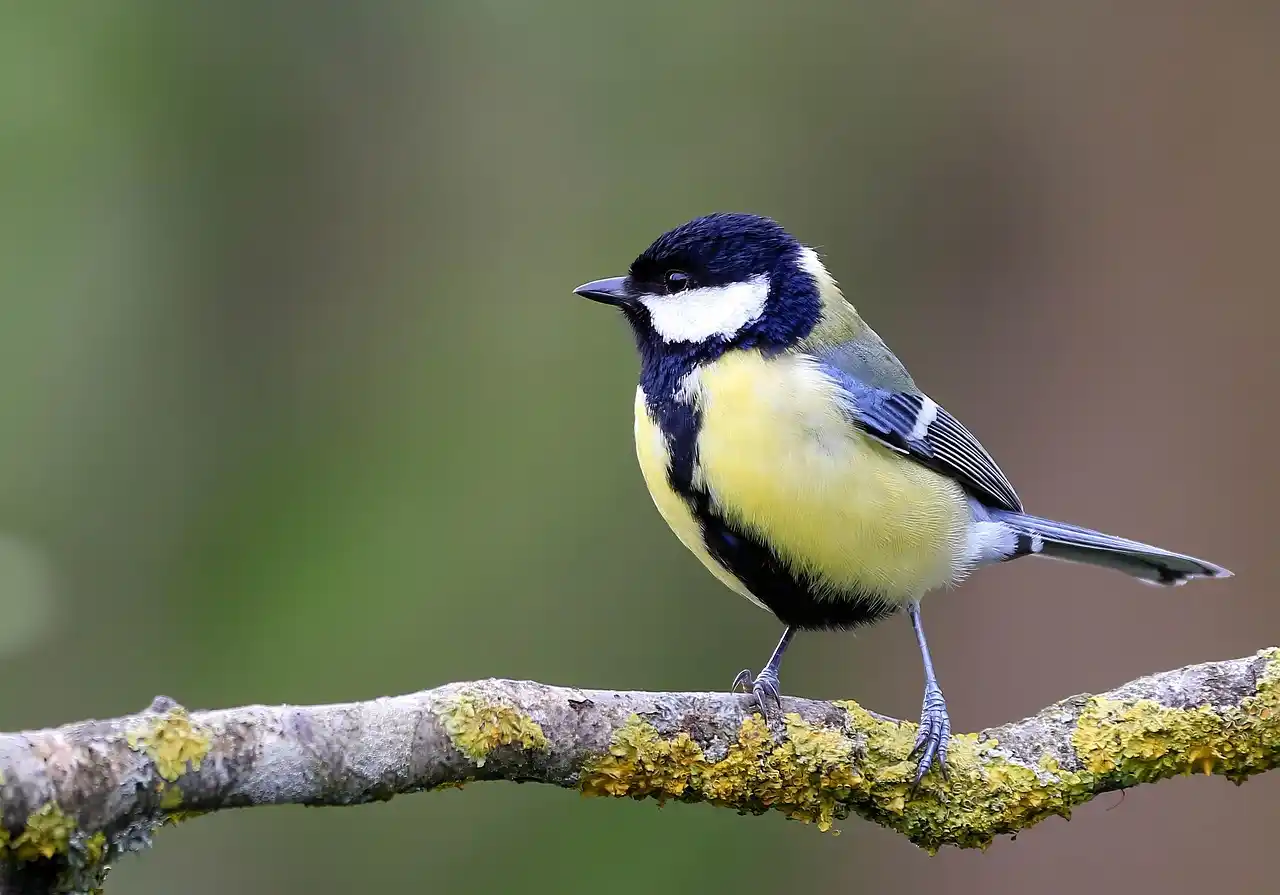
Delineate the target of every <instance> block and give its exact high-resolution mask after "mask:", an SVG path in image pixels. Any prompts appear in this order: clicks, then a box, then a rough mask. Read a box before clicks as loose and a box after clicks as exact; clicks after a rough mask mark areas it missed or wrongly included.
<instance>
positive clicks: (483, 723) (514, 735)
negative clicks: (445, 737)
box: [442, 693, 547, 767]
mask: <svg viewBox="0 0 1280 895" xmlns="http://www.w3.org/2000/svg"><path fill="white" fill-rule="evenodd" d="M442 720H443V722H444V728H445V731H446V732H447V733H448V734H449V739H450V740H451V741H452V742H453V745H454V746H455V747H457V749H458V750H459V751H460V752H462V753H463V754H464V755H466V756H467V757H468V758H470V759H471V760H473V761H474V762H475V763H476V766H477V767H483V766H484V763H485V761H486V759H487V758H488V757H489V754H490V753H491V752H493V750H494V749H497V748H498V747H499V746H520V747H521V748H523V749H546V748H547V737H546V735H545V734H544V733H543V732H542V727H541V726H539V724H538V722H537V721H534V720H533V719H532V718H530V717H529V716H528V715H525V714H522V713H521V712H520V711H518V710H517V709H515V708H513V707H511V706H509V705H504V704H501V703H497V702H491V701H488V700H482V699H480V698H478V697H476V696H474V695H473V694H470V693H464V694H463V695H461V696H458V697H457V698H455V699H453V700H451V702H450V703H449V705H448V706H447V707H446V708H445V709H444V711H443V712H442Z"/></svg>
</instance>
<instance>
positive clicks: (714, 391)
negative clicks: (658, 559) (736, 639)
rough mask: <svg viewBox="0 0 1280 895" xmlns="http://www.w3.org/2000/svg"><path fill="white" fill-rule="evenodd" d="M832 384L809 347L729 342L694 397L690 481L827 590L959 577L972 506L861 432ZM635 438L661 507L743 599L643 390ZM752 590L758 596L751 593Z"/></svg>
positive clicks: (898, 588)
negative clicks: (670, 476)
mask: <svg viewBox="0 0 1280 895" xmlns="http://www.w3.org/2000/svg"><path fill="white" fill-rule="evenodd" d="M836 391H837V387H836V385H835V383H834V382H832V381H831V379H830V378H829V377H827V376H826V375H825V374H823V373H822V372H821V371H820V369H819V368H818V367H817V366H816V365H815V364H814V363H813V362H812V361H809V360H806V359H805V358H803V357H801V356H793V355H782V356H779V357H775V358H765V357H763V356H762V355H760V354H759V353H757V352H747V351H735V352H730V353H729V354H727V355H725V356H724V357H723V358H721V359H719V360H718V361H716V362H715V363H713V364H709V365H707V366H704V367H702V368H700V369H699V370H698V371H697V372H696V373H694V374H692V376H691V378H690V379H689V380H688V382H687V383H686V388H685V394H686V396H687V397H688V399H689V400H691V401H693V402H695V403H696V405H697V407H698V409H699V410H700V412H701V428H700V431H699V435H698V452H697V454H698V462H697V465H696V467H695V478H694V483H695V485H697V486H700V487H701V488H703V489H705V490H706V491H707V492H708V493H709V494H710V496H711V498H712V501H713V503H714V505H715V506H716V507H717V508H718V509H719V511H720V513H721V514H722V515H723V516H724V517H725V518H727V519H728V520H730V521H731V522H732V523H734V524H735V526H736V527H739V528H741V529H743V530H745V531H747V532H750V533H752V534H754V535H755V536H756V537H757V538H759V539H760V540H762V541H763V542H765V543H767V544H769V545H770V546H771V547H772V548H773V550H774V552H775V553H777V554H778V556H779V557H780V558H781V559H782V561H783V562H784V563H786V564H787V565H788V566H789V567H790V568H791V569H792V571H794V572H804V573H807V574H809V575H810V576H812V577H813V578H816V579H817V580H819V581H821V582H823V584H824V585H826V586H825V587H824V591H825V592H826V593H828V594H829V595H830V596H832V597H836V596H838V594H839V593H840V592H841V591H846V592H847V591H850V590H864V591H865V590H871V591H874V592H876V593H879V594H882V595H883V596H885V597H886V598H890V599H895V600H907V599H912V598H918V597H919V596H921V595H922V594H923V593H924V592H925V591H928V590H932V589H934V588H936V587H939V586H942V585H945V584H948V583H950V582H951V581H953V580H955V579H956V577H957V576H958V575H959V574H961V569H960V566H961V564H962V560H961V559H960V557H962V556H963V554H964V541H965V534H966V531H967V525H968V509H967V505H966V502H965V498H964V494H963V491H962V490H961V488H960V487H959V485H957V484H956V483H954V482H952V481H951V480H950V479H947V478H945V477H944V476H940V475H938V474H936V473H934V472H933V471H932V470H929V469H926V468H925V467H922V466H920V465H918V464H916V463H913V462H911V461H909V460H906V459H905V458H903V457H902V456H900V455H898V454H895V453H894V452H893V451H891V450H889V449H888V448H886V447H884V446H883V445H881V444H879V443H878V442H875V441H874V440H872V439H869V438H867V437H865V436H863V435H862V434H860V433H859V432H858V431H857V430H856V429H854V428H853V427H852V426H851V425H850V423H849V422H848V420H847V419H846V418H845V417H844V416H843V415H842V413H841V411H840V409H839V406H838V404H837V402H836V400H835V394H836ZM636 446H637V453H638V455H639V459H640V466H641V469H642V470H643V471H644V476H645V480H646V482H647V483H648V485H649V490H650V493H651V494H653V497H654V501H655V503H656V504H657V506H658V509H659V512H660V513H661V514H662V516H663V517H664V518H665V519H666V520H667V523H668V524H669V525H670V526H671V528H672V529H673V530H674V531H675V533H676V535H677V536H678V537H679V538H680V540H681V541H682V542H683V543H684V544H685V546H687V547H688V548H689V549H690V550H692V551H693V552H694V553H695V554H697V555H698V557H699V558H700V559H702V561H703V563H704V564H706V565H707V567H708V568H709V569H711V571H712V572H714V573H715V574H716V575H717V577H719V578H720V579H721V580H722V581H724V582H725V583H726V584H729V586H730V587H732V588H733V589H734V590H736V591H738V592H739V593H742V594H744V595H748V594H746V592H745V590H746V589H745V588H744V587H743V586H742V584H741V583H740V582H738V581H737V579H736V578H734V577H733V576H732V575H731V574H730V573H728V572H727V571H726V570H724V569H722V568H720V566H719V565H718V564H717V563H716V562H715V560H714V559H712V558H711V557H709V556H708V555H707V553H706V550H705V548H704V547H703V546H702V541H701V535H700V531H699V528H698V525H697V523H696V522H695V520H694V519H693V517H692V515H691V513H690V511H689V509H688V507H687V506H685V504H684V501H683V500H682V499H681V498H680V497H679V496H678V495H676V494H675V493H674V492H672V491H671V489H670V487H669V486H668V485H667V483H666V464H667V456H666V450H665V446H664V444H663V441H662V437H661V433H660V431H659V430H658V427H657V426H656V424H654V422H653V421H652V420H651V419H650V418H649V415H648V412H647V410H646V408H645V405H644V400H643V395H642V394H639V393H638V394H637V403H636ZM748 596H749V595H748Z"/></svg>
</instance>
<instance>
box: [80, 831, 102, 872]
mask: <svg viewBox="0 0 1280 895" xmlns="http://www.w3.org/2000/svg"><path fill="white" fill-rule="evenodd" d="M106 849H107V837H106V834H105V833H103V832H102V831H101V830H99V831H98V832H97V833H94V834H93V835H92V836H90V837H89V838H88V839H86V840H85V841H84V857H85V860H86V861H87V862H88V863H90V864H97V863H99V862H100V861H101V860H102V856H103V854H105V853H106Z"/></svg>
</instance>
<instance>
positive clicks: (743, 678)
mask: <svg viewBox="0 0 1280 895" xmlns="http://www.w3.org/2000/svg"><path fill="white" fill-rule="evenodd" d="M748 685H750V688H749V689H748ZM778 687H779V684H778V673H777V672H776V671H773V670H772V669H769V668H766V669H765V670H764V671H762V672H760V673H759V674H757V675H756V676H755V678H754V680H753V679H752V677H751V671H750V669H747V668H744V669H742V670H741V671H739V672H738V676H737V677H735V678H734V679H733V688H732V689H733V690H735V691H736V690H742V691H744V692H750V693H751V695H752V697H753V698H754V699H755V701H756V704H757V705H759V706H760V714H761V715H763V716H764V719H765V720H766V721H768V720H769V703H770V702H772V703H773V704H774V705H775V706H777V709H778V711H779V712H781V711H782V694H781V691H780V690H779V689H778Z"/></svg>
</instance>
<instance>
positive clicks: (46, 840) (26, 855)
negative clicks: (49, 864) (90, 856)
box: [9, 802, 76, 861]
mask: <svg viewBox="0 0 1280 895" xmlns="http://www.w3.org/2000/svg"><path fill="white" fill-rule="evenodd" d="M75 830H76V822H75V821H74V820H72V819H71V818H70V817H68V816H67V815H66V814H64V813H63V812H62V809H61V808H59V807H58V806H57V805H55V804H54V803H53V802H46V803H45V804H44V805H42V806H41V807H40V809H39V810H37V811H35V812H33V813H32V814H31V815H30V816H29V817H28V818H27V824H26V827H25V828H24V829H23V831H22V833H21V834H19V836H18V837H17V838H16V839H14V840H13V842H12V843H11V844H10V846H9V848H10V850H11V851H12V852H13V855H14V857H16V858H17V859H18V860H19V861H34V860H36V859H37V858H52V857H53V856H54V855H65V854H66V853H67V845H68V843H69V842H70V841H71V834H72V833H74V832H75Z"/></svg>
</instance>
